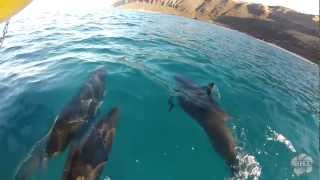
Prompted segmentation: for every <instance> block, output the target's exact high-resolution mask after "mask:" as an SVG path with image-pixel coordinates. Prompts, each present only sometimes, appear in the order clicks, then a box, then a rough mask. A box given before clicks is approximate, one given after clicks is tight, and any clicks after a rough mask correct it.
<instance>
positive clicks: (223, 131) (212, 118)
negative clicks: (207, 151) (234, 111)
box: [169, 76, 238, 173]
mask: <svg viewBox="0 0 320 180" xmlns="http://www.w3.org/2000/svg"><path fill="white" fill-rule="evenodd" d="M175 80H176V82H177V84H178V92H179V94H178V102H179V104H180V106H181V107H182V109H183V110H184V111H185V112H186V113H187V114H188V115H190V116H191V117H192V118H193V119H195V120H196V121H197V122H198V123H199V124H200V125H201V127H202V128H203V129H204V130H205V132H206V133H207V135H208V136H209V138H210V141H211V143H212V145H213V148H214V149H215V151H216V152H217V153H218V154H219V155H220V156H221V157H222V158H223V159H224V160H225V161H226V163H227V164H228V166H229V167H230V169H231V172H232V173H234V172H235V171H236V168H237V166H238V160H237V158H236V150H235V140H234V138H233V136H232V133H231V131H230V129H229V128H228V127H227V125H226V122H227V120H228V119H229V115H228V114H227V113H225V112H224V111H223V110H222V109H221V108H220V107H219V105H218V104H217V102H216V101H215V100H214V99H213V98H212V96H211V91H212V88H213V83H211V84H209V85H208V86H207V87H200V86H198V85H197V84H196V83H194V82H193V81H191V80H189V79H186V78H183V77H181V76H176V77H175ZM169 103H171V102H170V101H169ZM171 105H173V104H172V103H171ZM170 109H172V107H171V108H170Z"/></svg>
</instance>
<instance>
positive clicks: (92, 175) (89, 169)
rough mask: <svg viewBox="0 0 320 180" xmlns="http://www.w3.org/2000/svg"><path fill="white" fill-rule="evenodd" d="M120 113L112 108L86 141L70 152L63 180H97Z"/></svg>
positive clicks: (109, 147) (109, 150) (107, 154)
mask: <svg viewBox="0 0 320 180" xmlns="http://www.w3.org/2000/svg"><path fill="white" fill-rule="evenodd" d="M119 114H120V111H119V109H118V108H113V109H112V110H111V111H110V112H109V113H108V115H107V116H106V118H104V119H103V120H102V121H100V122H99V123H98V124H97V125H96V126H95V127H94V128H93V129H92V131H91V132H90V135H89V136H88V138H87V139H86V141H85V142H84V143H83V144H81V145H80V147H76V148H75V150H73V151H70V154H69V158H68V161H67V162H66V166H65V170H64V174H63V178H62V179H63V180H78V179H87V180H97V179H99V176H100V174H101V172H102V170H103V167H104V165H105V164H106V162H107V160H108V156H109V154H110V152H111V148H112V143H113V138H114V136H115V133H116V124H117V121H118V118H119Z"/></svg>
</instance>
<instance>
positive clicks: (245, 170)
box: [229, 147, 262, 180]
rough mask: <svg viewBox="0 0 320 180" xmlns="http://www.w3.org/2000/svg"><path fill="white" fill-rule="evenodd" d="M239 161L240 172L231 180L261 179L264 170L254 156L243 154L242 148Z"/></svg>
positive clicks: (238, 157)
mask: <svg viewBox="0 0 320 180" xmlns="http://www.w3.org/2000/svg"><path fill="white" fill-rule="evenodd" d="M238 148H240V147H238ZM237 159H238V160H239V171H238V172H237V173H236V174H235V175H234V177H231V178H229V179H230V180H246V179H253V180H258V179H260V176H261V173H262V168H261V165H260V163H259V162H258V161H257V160H256V158H255V157H254V156H253V155H250V154H248V153H245V152H241V148H240V151H238V155H237Z"/></svg>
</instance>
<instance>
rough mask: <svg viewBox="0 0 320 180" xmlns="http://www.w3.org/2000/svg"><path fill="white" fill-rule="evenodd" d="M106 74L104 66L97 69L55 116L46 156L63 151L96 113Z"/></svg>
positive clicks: (102, 95) (101, 96) (99, 104)
mask: <svg viewBox="0 0 320 180" xmlns="http://www.w3.org/2000/svg"><path fill="white" fill-rule="evenodd" d="M106 74H107V73H106V70H105V69H104V68H99V69H97V70H96V71H95V72H94V73H93V74H92V75H91V77H90V78H89V80H88V81H87V82H86V83H85V85H84V86H83V87H82V88H81V90H80V92H79V94H78V95H77V96H75V97H74V98H73V99H72V100H71V102H70V103H69V104H67V105H66V106H65V108H64V110H63V111H62V113H60V115H59V116H58V117H57V119H56V121H55V123H54V125H53V128H52V130H51V132H50V134H49V138H48V142H47V146H46V154H47V156H48V157H52V156H55V155H57V154H59V153H60V152H62V151H64V150H65V149H66V147H67V146H68V144H69V143H70V141H71V140H72V139H73V137H74V136H75V135H76V134H77V132H79V129H80V128H81V127H82V126H83V125H84V124H86V123H87V122H88V121H89V120H90V119H91V118H92V117H93V116H94V115H95V114H96V113H97V110H98V109H99V107H100V106H101V103H102V99H103V97H104V94H105V79H106Z"/></svg>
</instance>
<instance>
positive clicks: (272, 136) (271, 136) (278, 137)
mask: <svg viewBox="0 0 320 180" xmlns="http://www.w3.org/2000/svg"><path fill="white" fill-rule="evenodd" d="M268 130H269V133H268V134H267V140H268V141H277V142H280V143H283V144H284V145H286V147H287V148H288V149H289V150H290V151H291V152H294V153H295V152H297V151H296V148H295V147H294V146H293V144H292V143H291V141H290V140H288V139H287V138H286V137H285V136H283V135H282V134H280V133H278V132H276V131H275V130H273V129H271V128H270V127H268Z"/></svg>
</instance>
